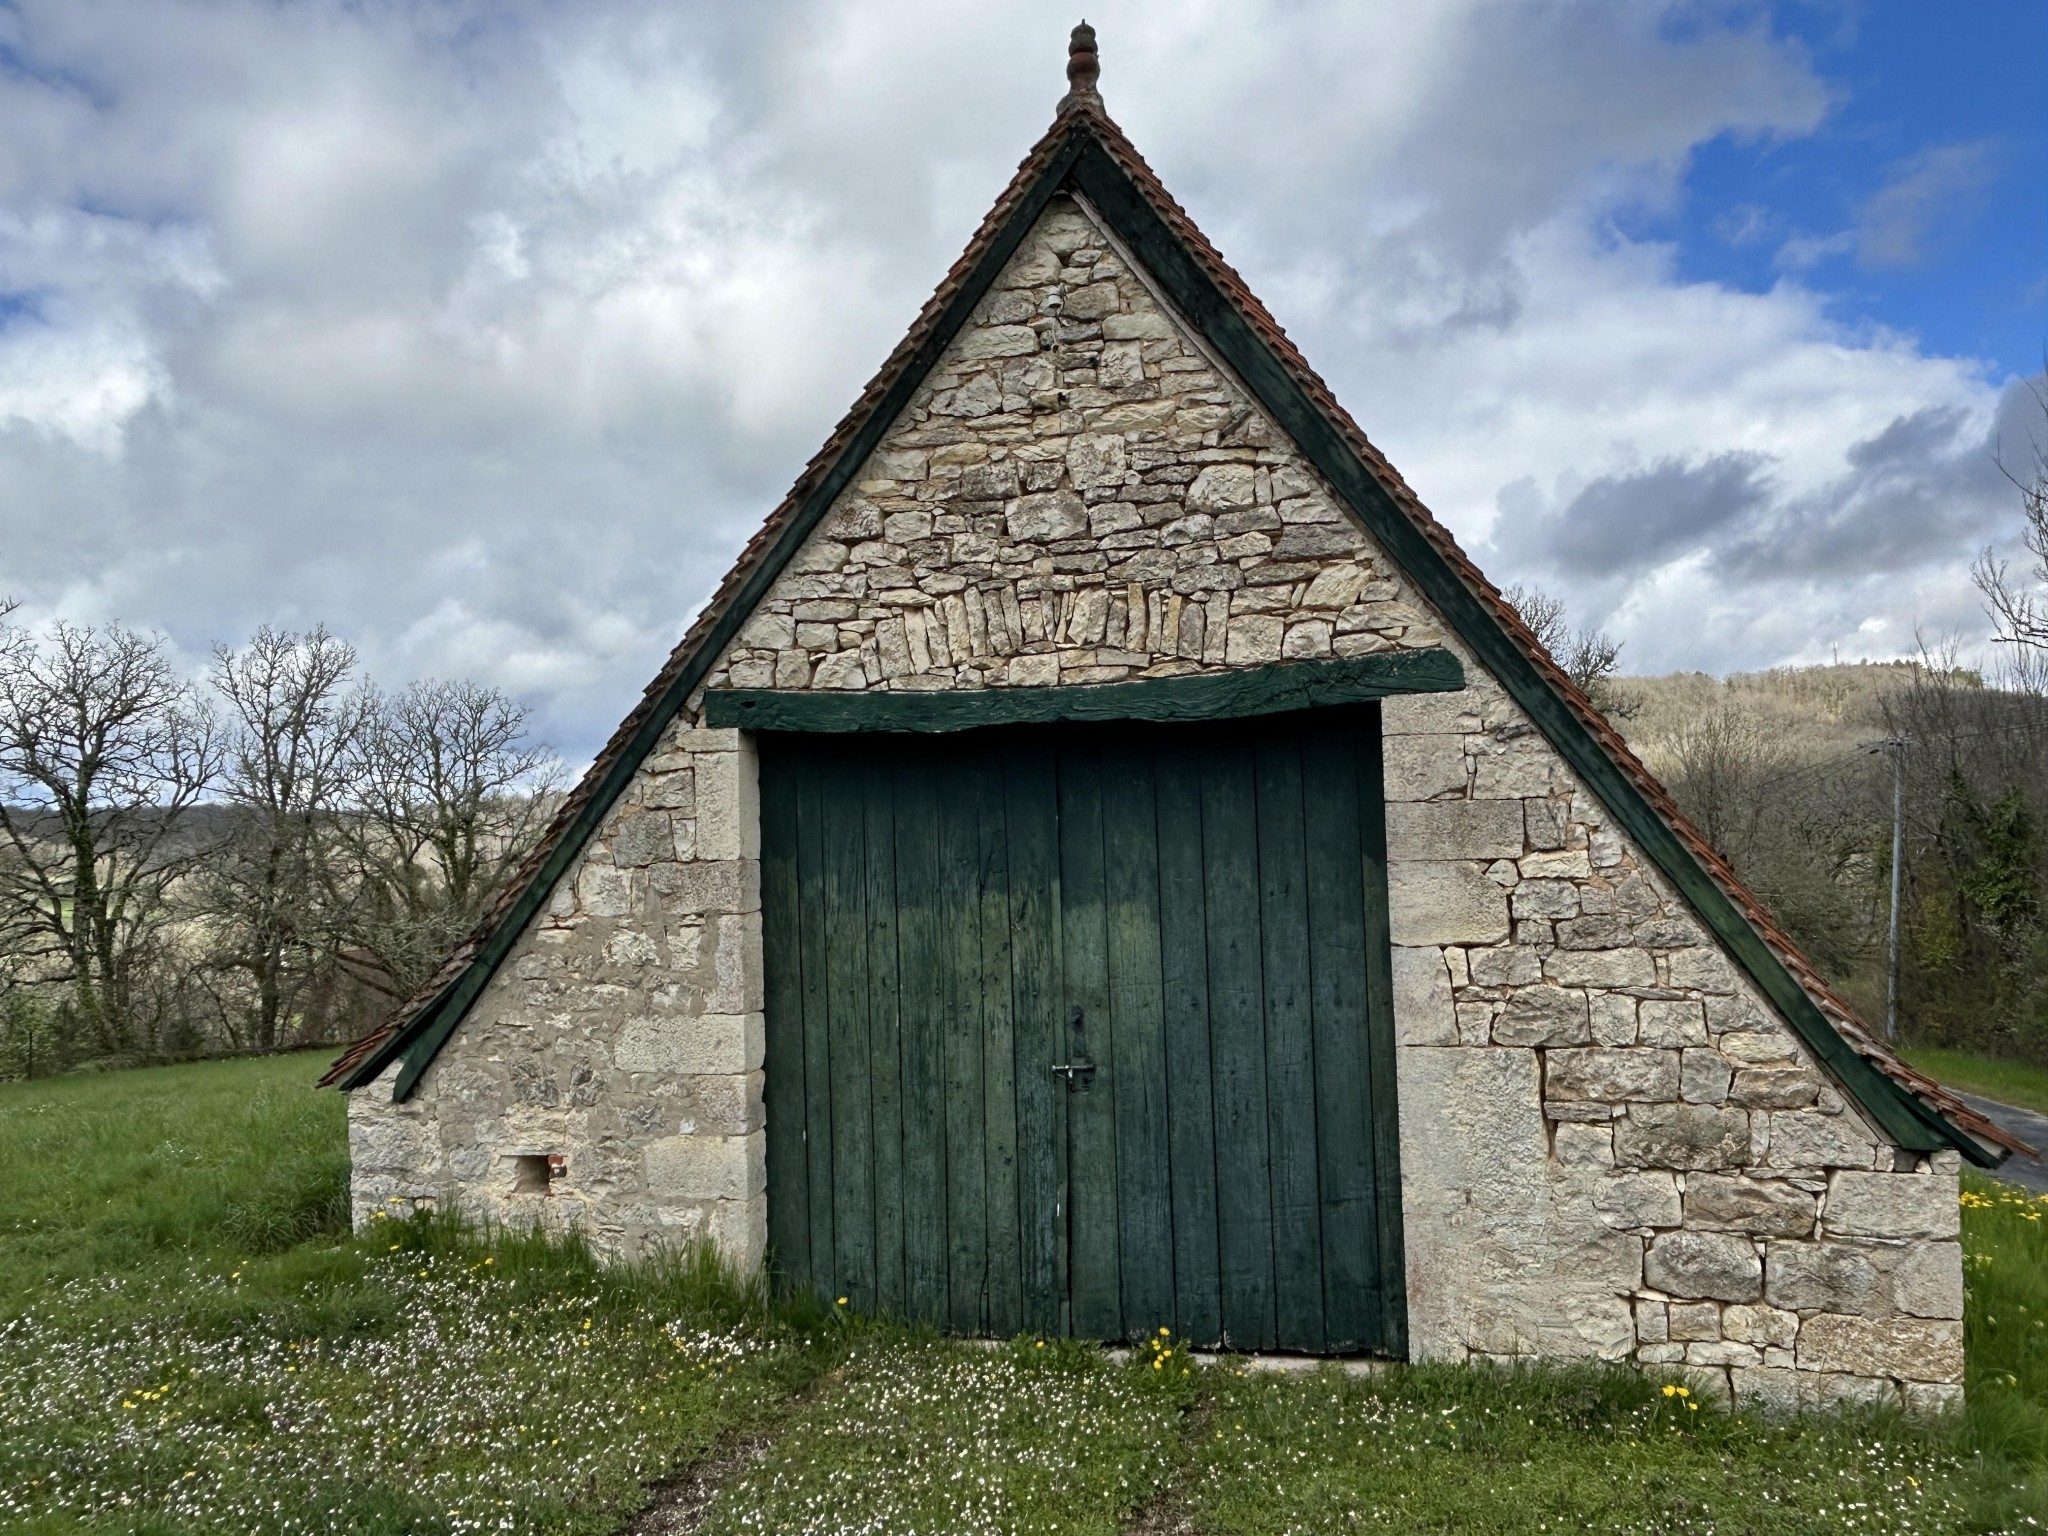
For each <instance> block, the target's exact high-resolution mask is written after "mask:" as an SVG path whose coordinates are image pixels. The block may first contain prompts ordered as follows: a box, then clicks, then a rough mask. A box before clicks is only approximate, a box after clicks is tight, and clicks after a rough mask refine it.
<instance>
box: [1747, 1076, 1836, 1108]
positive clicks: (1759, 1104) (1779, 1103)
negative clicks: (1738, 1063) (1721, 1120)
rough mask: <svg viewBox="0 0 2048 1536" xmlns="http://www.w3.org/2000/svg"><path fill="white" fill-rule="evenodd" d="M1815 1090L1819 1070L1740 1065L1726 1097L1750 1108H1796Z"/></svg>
mask: <svg viewBox="0 0 2048 1536" xmlns="http://www.w3.org/2000/svg"><path fill="white" fill-rule="evenodd" d="M1819 1093H1820V1074H1819V1073H1818V1072H1816V1071H1814V1070H1813V1069H1812V1068H1811V1067H1744V1068H1743V1069H1742V1070H1741V1071H1740V1072H1737V1073H1736V1074H1735V1081H1734V1083H1733V1085H1732V1086H1731V1087H1730V1088H1729V1090H1728V1098H1729V1100H1730V1101H1731V1102H1733V1103H1736V1104H1743V1105H1747V1106H1748V1107H1749V1108H1751V1109H1798V1108H1799V1107H1801V1106H1802V1105H1806V1104H1811V1103H1812V1102H1813V1101H1814V1099H1815V1098H1816V1097H1818V1096H1819Z"/></svg>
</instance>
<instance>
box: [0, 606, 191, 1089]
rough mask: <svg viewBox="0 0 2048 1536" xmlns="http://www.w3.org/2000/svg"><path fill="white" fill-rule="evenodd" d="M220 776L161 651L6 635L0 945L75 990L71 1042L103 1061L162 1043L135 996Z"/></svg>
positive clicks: (35, 972) (0, 681) (0, 657)
mask: <svg viewBox="0 0 2048 1536" xmlns="http://www.w3.org/2000/svg"><path fill="white" fill-rule="evenodd" d="M218 766H219V751H218V747H217V744H216V740H215V729H214V723H213V721H212V719H211V717H210V716H209V714H208V713H207V711H206V709H205V708H204V707H203V705H202V704H201V702H200V701H199V700H198V699H197V698H196V697H195V696H194V694H193V691H192V689H191V688H190V686H189V685H188V684H187V683H186V682H185V681H184V680H183V679H182V678H180V677H179V676H178V674H177V672H176V671H175V670H174V669H173V667H172V665H171V662H170V660H169V658H168V657H167V656H166V655H165V653H164V645H163V642H162V641H161V640H157V639H153V638H150V637H148V636H144V635H138V634H136V633H134V632H132V631H130V630H126V629H122V628H119V627H117V626H110V627H108V628H106V629H91V628H75V627H73V626H71V625H67V624H57V625H55V626H53V627H52V628H51V630H50V631H49V632H48V634H47V636H46V637H44V639H43V640H42V641H40V642H39V641H38V640H37V639H36V637H34V636H32V635H30V634H29V633H27V632H26V631H24V630H21V629H18V628H7V629H4V630H0V837H4V848H5V858H4V861H0V937H4V941H5V945H6V952H7V954H8V956H9V959H10V961H11V962H12V963H13V964H14V965H15V966H16V967H17V968H19V969H20V970H25V971H26V972H27V979H32V980H38V981H44V982H51V983H61V984H63V985H64V986H65V987H66V988H67V989H68V998H67V1004H68V1007H67V1010H66V1011H67V1013H68V1016H69V1017H68V1020H67V1028H68V1030H69V1031H70V1032H72V1033H74V1034H76V1035H79V1036H82V1037H84V1040H85V1041H86V1042H88V1043H90V1044H91V1045H93V1046H96V1047H97V1048H98V1049H100V1050H102V1051H108V1052H126V1051H132V1050H135V1049H137V1048H138V1047H144V1048H147V1047H149V1046H152V1045H154V1044H155V1041H154V1039H153V1038H146V1036H148V1035H149V1033H150V1030H149V1023H148V1021H146V1020H145V1019H143V1018H142V1016H141V1012H140V1009H139V1007H138V1004H139V1002H140V997H139V994H138V986H139V984H140V983H142V982H143V981H144V980H145V978H146V975H147V972H148V969H149V966H148V960H149V958H150V956H151V955H152V953H153V952H154V951H155V950H156V949H157V948H158V946H159V945H160V943H161V941H162V940H163V936H164V931H165V929H166V926H167V924H168V922H169V920H170V908H169V903H168V901H167V895H168V892H169V891H170V888H171V887H172V885H173V884H174V883H175V882H176V881H177V880H178V879H179V878H180V877H181V876H182V875H183V874H185V873H186V872H187V871H188V870H189V869H190V868H191V867H192V864H193V862H194V860H195V858H196V857H198V855H199V853H200V851H201V850H200V849H199V848H198V847H197V846H196V844H195V843H194V841H193V840H192V839H191V838H189V837H185V836H183V835H182V834H183V833H184V831H185V813H186V812H187V811H189V810H190V808H191V807H192V805H193V804H194V802H195V801H197V800H198V799H199V797H200V796H201V795H202V794H203V793H204V792H205V790H206V788H207V786H208V785H209V784H210V783H211V782H212V780H213V777H214V774H215V772H216V771H217V769H218ZM18 974H19V971H18Z"/></svg>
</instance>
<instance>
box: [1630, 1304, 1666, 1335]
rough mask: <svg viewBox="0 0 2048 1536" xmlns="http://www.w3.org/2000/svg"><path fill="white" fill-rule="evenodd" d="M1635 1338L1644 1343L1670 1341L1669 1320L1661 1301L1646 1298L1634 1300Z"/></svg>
mask: <svg viewBox="0 0 2048 1536" xmlns="http://www.w3.org/2000/svg"><path fill="white" fill-rule="evenodd" d="M1636 1338H1637V1339H1638V1340H1639V1341H1641V1342H1642V1343H1644V1344H1667V1343H1669V1342H1670V1340H1671V1321H1670V1316H1669V1313H1668V1310H1667V1309H1666V1307H1665V1305H1664V1303H1663V1302H1661V1301H1650V1300H1647V1299H1639V1300H1638V1301H1637V1302H1636Z"/></svg>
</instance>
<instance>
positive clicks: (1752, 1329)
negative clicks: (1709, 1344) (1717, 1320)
mask: <svg viewBox="0 0 2048 1536" xmlns="http://www.w3.org/2000/svg"><path fill="white" fill-rule="evenodd" d="M1721 1336H1722V1337H1723V1338H1728V1339H1734V1340H1736V1341H1737V1342H1738V1343H1742V1344H1754V1345H1757V1346H1758V1347H1759V1348H1762V1347H1764V1346H1766V1345H1768V1346H1771V1347H1772V1348H1776V1349H1790V1348H1792V1346H1793V1343H1794V1341H1795V1340H1797V1339H1798V1337H1799V1314H1798V1313H1796V1312H1787V1311H1784V1310H1783V1309H1781V1308H1778V1307H1770V1306H1764V1305H1762V1304H1761V1303H1758V1304H1754V1305H1752V1304H1747V1303H1742V1304H1737V1305H1735V1306H1732V1307H1728V1308H1726V1309H1724V1310H1723V1311H1722V1313H1721Z"/></svg>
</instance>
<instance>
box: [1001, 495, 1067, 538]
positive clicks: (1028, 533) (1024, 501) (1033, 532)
mask: <svg viewBox="0 0 2048 1536" xmlns="http://www.w3.org/2000/svg"><path fill="white" fill-rule="evenodd" d="M1003 521H1004V526H1005V527H1007V528H1008V529H1009V532H1010V537H1011V538H1013V539H1015V540H1017V541H1018V542H1020V543H1032V544H1044V543H1049V542H1051V541H1052V540H1054V539H1071V538H1074V537H1076V536H1077V535H1079V534H1081V533H1084V532H1086V531H1087V528H1088V507H1087V504H1086V503H1085V502H1083V501H1082V500H1081V498H1080V497H1079V496H1078V495H1076V494H1075V493H1074V492H1072V491H1041V492H1038V493H1036V494H1034V495H1030V496H1020V497H1018V498H1017V500H1016V501H1014V502H1012V503H1011V505H1010V509H1009V511H1007V512H1006V513H1005V514H1004V516H1003Z"/></svg>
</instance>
